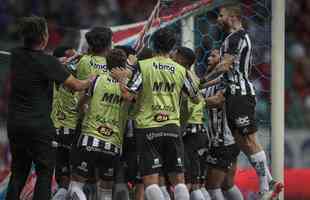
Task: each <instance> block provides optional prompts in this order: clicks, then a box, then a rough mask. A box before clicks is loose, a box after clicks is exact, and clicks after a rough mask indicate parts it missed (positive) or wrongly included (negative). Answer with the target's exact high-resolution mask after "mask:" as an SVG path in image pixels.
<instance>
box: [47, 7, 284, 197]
mask: <svg viewBox="0 0 310 200" xmlns="http://www.w3.org/2000/svg"><path fill="white" fill-rule="evenodd" d="M218 22H219V24H220V25H221V26H222V27H223V30H225V31H227V37H226V38H225V40H224V41H223V43H222V46H221V48H220V49H213V50H212V51H211V52H210V53H209V55H208V64H207V65H208V66H206V68H207V72H206V74H205V76H204V77H203V78H201V79H199V78H198V77H197V76H196V75H195V72H194V70H193V66H194V65H195V61H196V56H195V53H194V52H193V50H191V49H189V48H187V47H182V46H178V47H175V44H176V36H175V33H174V32H173V31H172V30H170V29H166V28H163V29H160V30H158V31H156V32H155V33H154V35H153V36H152V42H153V49H152V50H151V49H147V48H145V49H142V50H141V51H139V53H138V54H136V52H135V50H134V49H132V48H130V47H128V46H117V47H114V48H112V31H111V29H110V28H106V27H95V28H93V29H92V30H90V31H89V32H88V33H87V34H86V36H85V37H86V41H87V43H88V46H89V49H88V52H87V53H86V54H84V55H78V54H77V53H76V52H75V51H74V49H72V48H71V47H59V48H57V49H56V50H55V52H54V56H55V57H57V59H58V60H59V61H60V62H61V63H62V64H63V65H64V66H65V67H66V68H67V70H68V71H69V72H70V73H71V74H73V75H74V76H75V77H76V78H77V79H87V78H89V77H91V78H90V82H91V84H88V86H87V89H85V90H84V91H82V92H81V91H80V92H78V91H74V90H72V88H71V89H69V88H70V87H67V86H66V84H65V82H64V83H61V81H59V82H57V83H55V84H54V100H53V111H52V115H51V117H52V119H53V122H54V126H55V127H56V129H57V137H56V142H57V153H56V166H55V176H56V181H57V184H58V190H57V192H56V193H55V194H54V196H53V199H54V200H61V199H62V200H66V199H72V200H87V199H94V200H95V199H98V200H110V199H121V200H128V199H130V198H131V196H132V195H130V192H129V189H135V192H134V193H135V195H133V196H134V198H135V199H136V200H143V199H144V198H146V199H147V200H170V199H176V200H189V199H193V200H210V199H212V200H224V199H227V200H242V199H243V197H242V194H241V192H240V190H239V189H238V187H237V186H236V185H235V184H234V177H235V173H236V168H237V157H238V155H239V152H240V151H242V152H244V153H245V154H246V156H247V157H248V159H249V161H250V163H251V164H252V166H253V168H254V169H255V171H256V172H257V175H258V177H259V183H260V184H259V185H260V192H259V195H258V199H262V200H263V199H266V200H267V199H275V198H277V195H278V193H279V192H280V191H281V189H282V184H281V183H279V182H277V181H275V180H273V179H272V177H271V175H270V172H269V169H268V165H267V161H266V155H265V153H264V151H263V149H262V147H261V145H260V144H259V142H258V141H257V139H256V137H255V135H256V131H257V126H256V121H255V104H256V102H255V90H254V87H253V84H252V83H251V80H250V79H249V74H250V72H251V57H252V44H251V39H250V37H249V35H248V33H247V32H246V30H244V28H243V26H242V23H241V11H240V8H239V7H237V6H230V7H223V8H221V9H220V12H219V16H218ZM89 85H90V86H89ZM85 88H86V86H85ZM83 89H84V88H83ZM79 90H82V89H79ZM205 115H206V116H207V119H205V118H204V116H205ZM127 183H130V185H131V186H133V187H128V184H127Z"/></svg>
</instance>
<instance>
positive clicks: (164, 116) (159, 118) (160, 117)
mask: <svg viewBox="0 0 310 200" xmlns="http://www.w3.org/2000/svg"><path fill="white" fill-rule="evenodd" d="M154 120H155V121H156V122H164V121H168V120H169V115H168V114H166V113H158V114H157V115H155V116H154Z"/></svg>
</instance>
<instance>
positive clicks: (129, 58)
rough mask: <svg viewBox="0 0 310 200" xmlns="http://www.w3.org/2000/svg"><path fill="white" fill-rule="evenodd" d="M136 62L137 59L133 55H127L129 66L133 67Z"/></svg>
mask: <svg viewBox="0 0 310 200" xmlns="http://www.w3.org/2000/svg"><path fill="white" fill-rule="evenodd" d="M137 61H138V58H137V57H136V56H135V55H131V54H130V55H129V56H128V58H127V63H128V64H129V65H135V64H137Z"/></svg>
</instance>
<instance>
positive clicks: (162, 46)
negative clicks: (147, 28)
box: [153, 28, 176, 53]
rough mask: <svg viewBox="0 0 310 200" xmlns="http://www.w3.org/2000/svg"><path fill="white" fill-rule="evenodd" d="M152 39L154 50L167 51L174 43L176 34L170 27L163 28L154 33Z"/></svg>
mask: <svg viewBox="0 0 310 200" xmlns="http://www.w3.org/2000/svg"><path fill="white" fill-rule="evenodd" d="M153 41H154V42H153V44H154V50H155V51H156V52H159V53H169V52H170V51H171V50H172V49H173V47H174V45H175V43H176V35H175V32H174V31H172V30H171V29H168V28H163V29H160V30H158V31H157V32H155V33H154V35H153Z"/></svg>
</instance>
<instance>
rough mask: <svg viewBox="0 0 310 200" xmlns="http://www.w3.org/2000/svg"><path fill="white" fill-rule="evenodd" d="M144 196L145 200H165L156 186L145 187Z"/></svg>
mask: <svg viewBox="0 0 310 200" xmlns="http://www.w3.org/2000/svg"><path fill="white" fill-rule="evenodd" d="M144 194H145V197H146V199H147V200H165V197H164V194H163V193H162V191H161V190H160V188H159V186H158V185H157V184H153V185H149V186H147V187H146V188H145V191H144Z"/></svg>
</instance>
